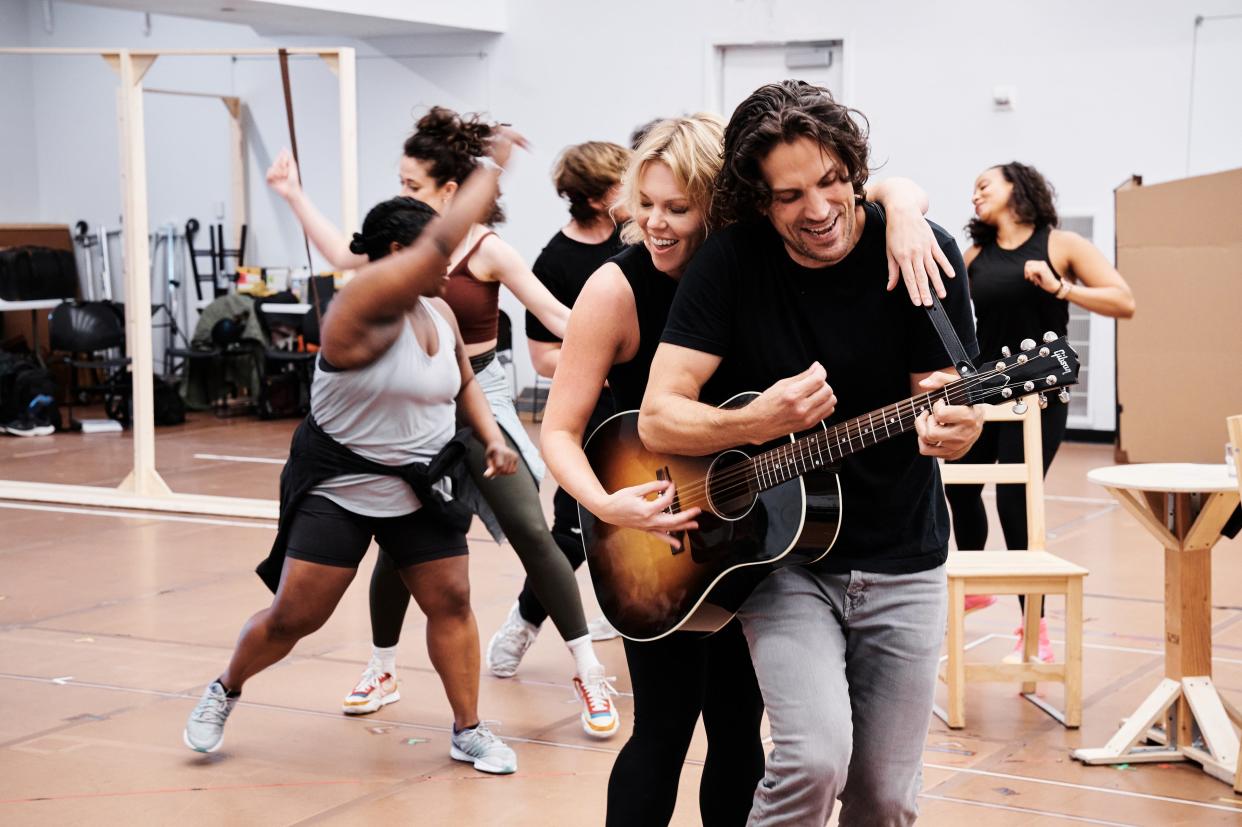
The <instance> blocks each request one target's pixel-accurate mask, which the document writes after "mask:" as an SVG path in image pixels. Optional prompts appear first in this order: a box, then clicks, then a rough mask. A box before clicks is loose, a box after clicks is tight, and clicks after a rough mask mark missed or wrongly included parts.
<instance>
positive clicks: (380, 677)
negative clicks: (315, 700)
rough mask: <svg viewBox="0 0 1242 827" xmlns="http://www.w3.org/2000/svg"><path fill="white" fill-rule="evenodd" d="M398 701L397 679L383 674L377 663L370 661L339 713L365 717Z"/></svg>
mask: <svg viewBox="0 0 1242 827" xmlns="http://www.w3.org/2000/svg"><path fill="white" fill-rule="evenodd" d="M399 700H401V693H400V692H399V691H397V678H396V677H395V676H394V675H392V674H391V673H389V672H385V671H384V667H383V666H381V665H380V664H379V662H378V661H376V660H372V661H371V662H370V663H368V664H367V668H366V669H365V670H364V671H363V673H362V677H361V678H359V680H358V685H357V686H355V687H354V691H353V692H350V693H349V694H348V695H346V696H345V703H343V704H342V705H341V711H342V712H344V713H345V714H346V715H366V714H368V713H371V712H375V711H376V710H377V709H379V708H380V707H383V706H388V704H391V703H396V702H397V701H399Z"/></svg>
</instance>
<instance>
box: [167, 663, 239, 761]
mask: <svg viewBox="0 0 1242 827" xmlns="http://www.w3.org/2000/svg"><path fill="white" fill-rule="evenodd" d="M236 705H237V698H230V697H229V696H228V695H227V694H226V693H225V691H224V687H223V686H222V685H221V684H220V681H218V680H215V681H212V682H211V684H210V685H209V686H208V687H207V688H206V689H205V690H203V697H202V698H201V699H199V702H198V706H196V707H194V711H193V712H191V713H190V719H189V720H188V721H186V722H185V731H184V732H182V733H181V740H183V741H185V745H186V746H187V747H189V748H190V749H192V750H194V751H195V752H215V751H216V750H218V749H220V744H221V743H223V742H224V722H225V721H227V720H228V719H229V713H231V712H232V711H233V707H234V706H236Z"/></svg>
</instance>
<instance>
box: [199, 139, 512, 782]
mask: <svg viewBox="0 0 1242 827" xmlns="http://www.w3.org/2000/svg"><path fill="white" fill-rule="evenodd" d="M514 143H519V144H521V143H524V142H523V141H522V139H521V138H520V137H519V136H517V135H516V133H513V132H511V131H509V130H502V131H501V132H500V134H499V135H498V136H497V138H496V139H495V140H494V142H493V144H492V157H493V159H494V160H495V161H496V163H497V164H498V165H500V166H503V165H504V164H505V163H507V161H508V159H509V156H510V153H511V151H512V147H513V144H514ZM498 170H499V167H498V166H497V167H496V168H495V169H490V168H484V169H482V170H481V171H479V172H477V173H476V174H474V175H472V176H471V177H470V179H469V180H468V181H467V182H466V183H465V185H464V186H463V187H462V190H461V192H460V194H459V195H458V197H457V199H456V200H455V202H454V205H453V207H452V209H450V210H449V211H448V212H447V213H446V214H445V216H444V217H443V218H441V219H436V218H435V215H436V214H435V212H434V210H432V209H431V208H430V207H428V206H427V205H425V204H423V203H422V202H420V201H416V200H414V199H412V198H397V199H393V200H391V201H387V202H384V203H383V204H380V205H379V206H378V207H376V208H375V209H373V210H372V211H371V212H370V213H369V214H368V215H367V219H366V221H365V222H364V224H363V233H361V234H360V235H359V236H357V237H356V241H357V243H359V244H360V245H361V246H362V247H364V248H365V250H366V252H367V255H368V258H369V259H370V260H371V262H372V263H371V264H369V265H367V266H365V267H363V268H362V269H361V270H359V271H358V273H357V274H356V276H355V277H354V279H353V281H351V282H350V283H349V284H348V285H347V286H346V287H345V288H344V289H343V290H342V291H341V292H340V294H338V295H337V297H336V298H335V299H334V301H333V303H332V306H331V307H330V308H329V311H328V313H327V315H326V316H325V317H324V320H323V334H322V340H323V345H322V349H321V350H320V353H319V358H318V360H317V363H316V372H315V379H314V384H313V386H312V392H311V410H312V416H311V421H309V422H308V423H304V425H303V427H310V428H311V430H312V431H315V432H318V434H319V437H318V438H319V439H320V445H322V442H323V441H328V445H329V446H331V443H332V442H335V443H337V446H336V449H337V450H339V449H340V448H341V447H342V446H343V448H344V449H345V450H346V451H348V452H349V453H352V454H353V455H354V456H355V457H357V458H358V460H357V462H358V463H367V462H368V461H369V463H373V464H367V465H365V467H366V468H368V469H369V470H375V471H377V472H378V473H375V474H349V473H342V474H339V475H336V476H331V477H327V476H326V473H330V472H326V473H324V474H322V475H321V476H319V477H314V479H313V480H312V481H313V482H315V484H314V486H313V487H311V488H310V489H309V493H308V494H307V495H305V496H303V497H301V498H300V499H295V500H293V501H292V502H291V503H290V510H292V511H293V513H292V514H291V515H290V514H282V520H281V522H282V531H284V526H285V525H286V521H288V522H287V525H288V529H287V538H286V546H285V559H284V567H283V570H282V572H281V578H280V585H279V588H278V590H277V592H276V597H275V599H274V601H273V602H272V605H271V607H269V608H267V609H264V610H263V611H261V612H259V613H258V614H256V615H254V616H253V617H251V618H250V620H249V621H247V623H246V625H245V627H244V628H243V630H242V635H241V638H240V640H239V641H238V643H237V647H236V648H235V649H234V651H233V656H232V659H231V660H230V662H229V665H228V668H226V669H225V671H224V672H223V674H221V675H220V677H219V678H218V679H216V680H215V681H213V682H211V684H210V685H209V686H208V687H207V689H206V691H205V692H204V693H203V697H202V699H201V700H200V701H199V703H198V706H196V707H195V709H194V711H193V712H192V713H191V715H190V718H189V721H188V722H187V723H186V727H185V732H184V734H183V739H184V741H185V743H186V745H187V746H189V747H190V748H191V749H194V750H196V751H199V752H214V751H215V750H216V749H218V748H219V746H220V743H221V741H222V740H223V737H224V724H225V721H226V720H227V718H228V716H229V713H230V712H231V711H232V709H233V707H234V705H235V704H236V703H237V698H238V697H239V696H240V694H241V689H242V685H243V684H244V683H245V681H246V680H247V679H249V678H250V677H251V676H253V675H255V674H257V673H258V672H260V671H262V670H263V669H265V668H267V667H268V666H271V665H272V664H274V663H276V662H277V661H279V660H280V659H281V658H283V657H284V656H285V655H286V654H288V653H289V651H290V650H291V649H292V648H293V646H294V644H296V643H297V641H298V640H299V639H301V638H302V637H304V636H306V635H308V634H310V633H311V632H313V631H315V630H316V629H318V628H319V627H320V626H322V625H323V624H324V623H325V622H326V621H327V619H328V617H329V616H330V615H331V614H332V611H333V609H334V608H335V607H336V604H337V603H338V602H339V601H340V598H341V596H342V595H343V594H344V593H345V589H346V588H347V587H348V586H349V584H350V582H351V581H352V580H353V578H354V574H355V573H356V572H357V567H358V564H359V562H360V561H361V559H362V556H363V555H364V554H365V553H366V550H367V547H368V546H369V545H370V543H371V540H372V539H373V538H374V539H376V540H377V541H378V542H379V544H380V547H381V548H382V549H383V550H384V552H385V553H386V554H388V556H389V557H390V558H392V559H393V560H394V561H395V562H396V564H397V566H398V568H399V570H400V574H401V579H402V580H403V581H404V583H405V584H406V586H407V588H409V590H410V593H411V594H412V595H413V597H414V599H415V600H416V601H417V602H418V604H419V607H420V608H421V609H422V610H423V613H424V614H425V615H426V616H427V646H428V649H429V654H430V656H431V662H432V665H433V666H434V667H435V669H436V672H437V673H438V674H439V676H440V680H441V682H442V683H443V685H444V689H445V694H446V695H447V697H448V701H449V705H450V706H451V707H452V710H453V735H452V738H451V747H450V755H451V756H452V757H453V758H454V759H456V760H459V761H467V762H470V763H472V764H473V765H474V767H475V768H476V769H479V770H482V771H484V772H493V773H511V772H514V771H515V770H516V769H517V758H516V756H515V755H514V753H513V750H511V749H510V748H509V747H508V746H506V745H505V744H504V743H503V742H502V741H501V740H500V739H499V738H497V737H496V736H495V735H494V734H492V733H491V732H490V731H489V730H488V729H487V727H486V726H484V725H483V724H482V723H481V722H480V718H479V714H478V708H477V707H478V694H479V671H480V670H479V633H478V627H477V625H476V623H475V619H474V614H473V612H472V611H471V610H470V584H469V579H468V567H467V560H466V556H465V554H466V541H465V534H464V532H463V531H462V529H461V528H460V527H458V526H455V525H450V524H449V522H448V521H446V520H445V518H444V516H443V513H444V512H443V511H442V510H441V509H438V508H432V507H430V506H431V505H438V502H437V503H427V502H420V501H419V499H418V497H417V496H415V494H414V491H413V489H412V488H411V484H410V483H407V482H406V481H405V479H403V478H401V476H399V475H398V473H399V472H398V469H402V470H407V469H408V468H409V467H410V466H412V464H414V463H420V462H423V463H425V462H426V461H428V460H430V459H431V458H432V457H433V456H435V455H436V454H437V453H438V452H439V451H440V450H441V448H443V447H444V446H445V445H446V444H447V443H448V442H449V441H450V439H451V438H452V437H453V432H454V428H455V421H456V420H460V421H462V422H464V423H465V424H468V425H469V426H471V427H472V428H473V429H474V431H475V435H476V438H477V439H478V440H479V441H480V442H481V443H482V444H483V445H484V446H485V454H486V462H487V469H486V474H487V475H489V476H491V475H495V474H512V473H513V472H514V471H515V470H516V469H517V459H518V458H517V454H516V452H514V451H513V450H512V449H510V448H509V447H508V446H507V444H506V442H505V439H504V435H503V433H502V432H501V430H500V428H499V426H497V424H496V421H495V419H494V418H493V417H492V414H491V412H490V409H489V407H488V404H487V400H486V398H485V397H484V395H483V392H482V391H481V390H480V388H479V386H478V383H477V382H476V381H475V379H474V373H473V371H471V369H470V363H469V360H468V358H467V357H466V352H465V347H464V346H463V344H462V340H461V333H460V331H458V329H457V323H456V321H455V320H454V319H453V315H452V313H451V311H449V309H448V306H447V305H446V304H445V303H444V301H443V300H442V299H440V298H438V295H439V294H440V293H441V292H442V291H443V289H444V286H445V284H446V281H447V279H446V275H447V271H448V266H447V265H448V258H447V254H448V253H449V252H451V251H452V250H453V248H454V247H455V246H456V245H457V244H458V242H460V241H461V239H462V238H463V237H464V236H465V234H466V232H467V231H468V229H469V228H470V226H471V225H472V224H473V223H475V222H477V221H479V220H480V219H481V218H482V217H483V216H484V215H485V214H486V212H487V210H488V209H490V208H491V206H492V204H493V203H494V201H495V198H496V180H497V177H498ZM424 228H426V231H425V232H424ZM416 239H417V240H416ZM299 430H300V431H301V429H299ZM325 435H326V436H325ZM297 440H298V436H296V435H295V447H296V446H297V445H298V442H297ZM312 441H313V440H312ZM336 462H338V463H341V462H343V461H341V460H337V461H336ZM299 463H301V464H299ZM340 467H341V468H342V469H343V468H345V467H347V466H345V465H343V464H342V465H340ZM306 468H307V463H305V462H304V461H303V460H302V459H301V455H300V454H299V453H298V452H296V451H291V453H290V460H289V465H288V466H287V467H286V470H285V475H283V476H282V485H284V484H285V481H286V479H285V478H288V479H289V480H292V479H295V478H299V477H300V476H301V477H306V476H308V475H307V474H306V473H305V471H306ZM332 468H333V469H335V468H337V465H333V466H332ZM387 468H392V469H393V475H389V474H387V473H384V472H385V471H386V470H387ZM311 476H313V475H311ZM424 494H425V495H428V496H432V497H433V498H435V499H437V500H438V499H439V495H437V494H435V493H434V492H432V493H429V492H427V491H424ZM282 501H283V498H282ZM392 694H393V696H394V698H393V699H394V700H395V699H396V697H395V696H396V692H395V686H394V692H393V693H392Z"/></svg>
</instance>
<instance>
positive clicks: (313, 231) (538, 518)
mask: <svg viewBox="0 0 1242 827" xmlns="http://www.w3.org/2000/svg"><path fill="white" fill-rule="evenodd" d="M495 131H496V125H494V124H489V123H485V122H483V121H482V120H481V119H480V118H479V117H478V116H477V115H465V116H463V115H458V114H457V113H456V112H453V111H451V110H449V109H444V108H442V107H433V108H432V109H431V110H430V111H429V112H428V113H427V114H426V115H424V116H423V117H422V118H421V119H420V120H419V121H418V123H417V124H416V126H415V130H414V132H413V134H411V135H410V136H409V138H407V139H406V141H405V146H404V153H403V155H402V158H401V163H400V172H401V193H400V194H401V195H407V196H410V197H412V198H417V199H418V200H420V201H423V202H425V203H426V204H428V205H430V206H431V207H432V208H434V209H435V210H436V211H437V212H443V211H444V209H445V208H446V207H447V206H448V205H449V204H450V203H451V202H452V200H453V198H454V196H455V195H456V194H457V192H458V189H459V187H460V186H461V184H462V182H464V181H465V179H466V178H467V177H468V176H469V175H470V173H471V172H473V171H474V170H475V168H476V167H478V166H479V165H480V164H487V162H488V161H487V158H486V148H487V144H488V142H489V140H490V139H491V137H492V135H493V134H494V133H495ZM267 180H268V184H269V185H270V186H271V187H272V189H274V190H275V191H276V192H277V193H279V194H280V195H281V196H282V197H283V198H284V199H285V200H286V201H288V202H289V205H290V207H292V208H293V212H294V214H295V215H296V216H297V218H298V220H299V221H300V222H301V223H302V226H303V227H304V228H305V230H306V233H307V236H308V237H309V238H310V240H311V241H312V242H313V243H314V245H315V247H316V248H317V249H318V250H319V251H320V252H321V253H322V254H323V255H324V256H325V257H326V258H327V259H328V260H329V261H331V262H332V263H333V264H334V265H335V266H337V267H341V268H350V267H354V266H357V265H358V264H360V263H361V262H362V261H363V260H364V259H363V258H362V257H360V256H357V255H356V254H355V253H353V252H351V251H350V248H349V242H348V241H347V239H346V238H345V236H344V234H343V233H341V232H340V230H338V229H337V228H336V227H335V226H333V225H332V223H331V222H330V221H329V220H328V219H327V218H325V217H324V216H323V214H322V213H320V212H319V211H318V210H317V209H315V207H314V205H312V204H311V203H310V200H309V199H308V198H307V196H306V194H305V193H304V192H303V191H302V188H301V186H300V184H299V181H298V175H297V168H296V166H295V165H294V163H293V159H292V157H291V156H290V155H289V154H288V153H287V152H281V154H280V155H279V156H277V158H276V161H275V162H274V163H273V164H272V167H271V169H270V170H268V174H267ZM503 220H504V213H503V211H502V210H501V208H500V205H499V204H497V205H496V206H495V207H494V208H493V210H492V213H491V215H490V216H489V217H488V219H487V220H486V222H485V225H478V224H476V225H475V226H474V227H473V228H472V229H471V231H470V232H469V233H468V234H467V236H466V238H465V239H464V240H463V241H462V243H461V244H460V245H458V247H457V249H456V250H454V251H453V254H452V256H450V261H451V262H452V264H451V267H450V280H449V288H448V291H447V292H446V294H445V297H444V298H445V300H446V301H447V302H448V304H449V307H450V308H452V310H453V313H454V315H455V316H456V317H457V321H458V325H459V326H460V328H461V331H462V338H463V341H464V343H465V348H466V355H467V356H469V357H470V363H471V366H472V367H473V368H474V371H475V377H476V379H477V380H478V382H479V385H480V387H482V389H483V391H484V393H485V394H486V396H487V399H488V402H489V403H490V405H491V408H492V413H493V415H495V417H496V421H497V423H498V424H499V425H500V427H501V429H502V430H503V431H504V432H505V436H506V437H507V438H508V441H509V444H510V447H512V448H514V449H515V450H516V451H517V452H518V453H519V455H520V456H521V457H522V459H523V460H524V461H525V464H526V467H527V469H528V470H529V472H530V473H529V474H522V473H518V474H514V475H512V476H509V477H495V478H487V477H485V476H484V473H483V472H484V469H485V467H486V465H485V463H484V461H483V457H482V453H481V446H478V445H476V443H477V440H471V442H470V445H471V450H470V453H469V455H468V457H467V466H468V468H469V471H470V478H469V479H467V480H462V481H459V482H461V483H464V484H463V485H461V490H459V491H456V492H455V495H456V496H457V498H458V499H459V500H460V501H462V502H464V503H466V504H467V505H468V506H470V507H471V508H472V509H473V510H474V511H475V512H476V513H477V514H478V515H479V516H480V518H481V519H482V520H483V522H484V524H485V525H487V527H488V530H489V531H490V532H491V533H492V536H493V537H495V538H496V540H497V541H498V542H499V541H501V540H503V539H506V538H507V539H508V541H509V542H510V544H511V545H512V546H513V548H514V550H515V551H516V552H517V554H518V557H519V558H520V559H521V561H522V565H523V567H524V568H525V569H526V573H527V576H528V577H529V579H530V581H531V585H532V586H533V588H534V590H535V593H536V595H537V596H538V598H539V601H540V602H541V603H542V604H543V605H544V607H545V608H546V609H547V610H548V614H549V616H550V617H551V618H552V622H553V623H554V624H555V625H556V628H557V631H558V632H560V634H561V637H562V638H564V640H565V642H566V645H567V647H568V648H569V650H570V653H571V655H572V656H573V658H574V662H575V667H576V669H575V674H574V677H573V679H572V686H573V688H574V691H575V693H576V696H577V698H578V700H579V702H580V704H581V709H582V711H581V722H582V727H583V730H584V731H585V732H586V733H587V734H588V735H591V736H593V737H597V738H608V737H611V736H612V735H613V734H614V733H616V731H617V728H618V726H619V721H618V718H617V714H616V710H615V709H614V707H613V704H612V698H611V695H612V694H613V690H612V687H611V686H610V685H609V683H608V681H607V679H606V678H605V674H606V672H605V669H604V667H603V666H602V665H601V664H600V662H599V660H598V659H597V658H596V656H595V651H594V649H593V647H592V645H591V639H590V635H589V633H588V631H587V623H586V617H585V615H584V614H583V609H582V598H581V595H580V594H579V592H578V583H577V580H575V578H574V572H573V567H572V566H571V564H570V562H569V561H568V560H567V559H566V558H565V555H564V554H562V553H561V551H560V548H559V547H558V546H557V544H556V541H555V540H554V539H553V538H552V534H551V532H550V531H549V530H548V524H547V520H546V518H545V517H544V515H543V509H542V505H541V503H540V500H539V481H540V479H542V477H543V474H544V465H543V460H542V458H541V457H540V456H539V452H538V450H537V449H536V448H535V446H534V444H533V443H532V442H531V441H530V437H529V436H528V435H527V434H526V431H525V429H524V428H523V426H522V424H521V422H520V420H519V419H518V416H517V411H516V410H515V409H514V406H513V398H512V394H511V391H510V387H509V383H508V380H507V378H506V375H505V372H504V370H503V369H502V368H501V367H500V365H499V363H497V362H496V360H495V353H496V339H497V323H498V318H499V307H498V297H499V290H500V285H501V284H503V285H505V286H506V287H508V288H509V289H510V290H511V291H512V292H513V293H514V295H515V296H517V298H518V300H519V301H521V302H522V304H523V305H525V307H526V308H527V309H528V310H529V311H531V312H532V313H533V314H535V316H536V317H537V318H538V319H539V321H541V322H542V323H543V324H544V325H545V326H546V327H547V328H548V329H549V330H550V331H552V332H553V333H554V334H556V335H557V336H563V335H564V334H565V326H566V323H567V321H568V319H569V310H568V308H566V307H565V306H564V305H563V304H561V303H560V302H559V301H557V300H556V298H554V297H553V296H552V294H551V293H550V292H549V291H548V289H547V288H546V287H544V286H543V284H542V283H541V282H540V281H539V280H538V279H537V278H536V277H535V275H534V274H533V273H532V272H531V271H530V269H529V268H528V267H527V266H526V263H525V262H524V261H523V260H522V258H521V256H520V255H518V253H517V252H516V251H515V250H514V249H513V248H512V247H510V246H509V245H508V244H506V243H505V242H504V241H502V240H501V239H500V237H499V236H497V235H496V234H495V232H493V231H492V230H491V229H490V228H491V227H492V226H494V225H496V224H498V223H500V222H501V221H503ZM476 449H479V450H476ZM476 454H478V456H476ZM370 597H371V600H370V606H371V634H372V643H373V646H374V650H373V654H372V659H371V662H370V663H369V664H368V666H367V668H366V669H365V670H364V672H363V674H362V678H361V679H360V680H359V682H358V684H357V686H355V687H354V690H353V691H352V692H351V693H350V694H349V695H348V696H347V697H346V698H345V702H344V706H343V708H344V711H345V713H346V714H354V715H356V714H365V713H368V712H374V711H376V710H377V709H380V708H381V707H382V706H384V705H385V704H388V703H392V702H393V701H396V700H398V699H399V697H400V696H399V694H398V693H397V691H396V689H395V687H396V683H395V681H393V680H391V678H392V677H393V676H394V674H395V668H396V666H395V662H396V647H397V641H398V639H399V638H400V634H401V624H402V621H403V620H404V618H405V610H406V608H407V607H408V606H409V593H408V591H406V590H405V589H404V586H403V584H402V582H401V579H400V577H399V576H398V574H397V572H396V570H395V569H394V568H393V566H392V562H391V561H390V560H388V559H387V558H386V556H385V555H383V554H380V555H379V556H378V557H377V560H376V566H375V572H374V574H373V575H372V578H371V592H370ZM493 671H494V670H493Z"/></svg>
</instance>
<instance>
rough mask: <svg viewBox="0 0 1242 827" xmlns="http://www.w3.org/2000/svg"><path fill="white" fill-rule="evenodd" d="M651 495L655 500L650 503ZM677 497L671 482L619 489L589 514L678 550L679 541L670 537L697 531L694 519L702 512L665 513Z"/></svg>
mask: <svg viewBox="0 0 1242 827" xmlns="http://www.w3.org/2000/svg"><path fill="white" fill-rule="evenodd" d="M653 494H656V495H658V496H656V497H655V499H650V497H651V495H653ZM676 495H677V486H675V485H674V484H673V483H672V482H670V481H668V480H656V481H654V482H648V483H643V484H642V485H631V486H629V487H628V488H621V489H618V490H617V491H614V492H613V493H611V494H609V495H608V496H607V498H605V499H604V501H603V502H602V503H600V504H599V506H598V507H597V508H592V509H591V512H592V513H593V514H595V516H596V517H598V518H599V519H600V520H603V521H604V522H606V523H609V524H611V525H616V526H622V527H623V528H636V529H638V530H640V531H645V532H647V533H648V534H650V535H651V536H653V537H656V538H658V539H660V540H663V541H664V542H666V543H668V544H669V545H670V546H672V547H673V548H681V541H680V540H678V539H677V538H676V537H674V536H673V535H674V534H681V533H682V532H685V531H693V530H694V529H696V528H698V527H699V524H698V523H697V522H695V519H694V518H695V517H697V516H699V513H700V512H701V510H702V509H699V508H687V509H686V510H685V511H676V512H670V511H668V508H669V507H670V506H672V505H673V502H674V499H675V497H676Z"/></svg>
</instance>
